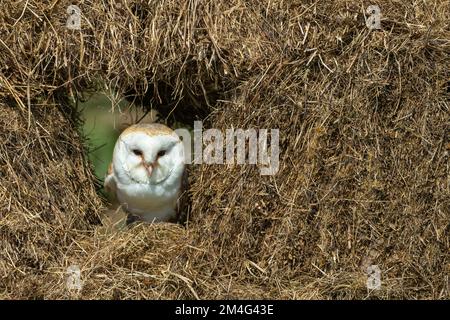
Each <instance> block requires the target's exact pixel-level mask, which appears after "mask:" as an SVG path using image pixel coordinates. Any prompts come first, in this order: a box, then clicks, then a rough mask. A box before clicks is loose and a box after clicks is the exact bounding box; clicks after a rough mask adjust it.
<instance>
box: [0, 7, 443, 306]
mask: <svg viewBox="0 0 450 320" xmlns="http://www.w3.org/2000/svg"><path fill="white" fill-rule="evenodd" d="M70 4H77V5H78V6H79V8H80V9H81V13H82V19H81V30H69V29H67V28H66V25H65V24H66V21H67V18H68V14H67V12H66V10H67V7H68V6H69V5H70ZM370 4H372V3H369V2H367V1H364V3H363V4H362V3H361V2H360V1H346V0H340V1H329V2H325V1H322V2H317V1H283V0H278V1H269V0H263V1H259V0H254V1H250V0H249V1H243V0H228V1H215V2H211V1H206V0H205V1H204V0H198V1H188V0H182V1H175V0H166V1H131V0H121V1H112V0H111V1H106V0H104V1H87V0H86V1H75V3H74V2H73V1H50V0H48V1H34V0H29V1H17V2H15V3H11V2H2V3H1V5H0V99H1V103H0V139H1V141H2V143H1V145H0V298H8V299H15V298H121V299H130V298H132V299H135V298H147V299H152V298H169V299H175V298H200V299H205V298H274V299H278V298H288V299H311V298H315V299H317V298H319V299H320V298H324V299H334V298H345V299H349V298H367V297H369V298H411V299H415V298H422V299H430V298H435V299H443V298H449V287H448V283H449V278H448V274H449V254H448V253H449V221H450V219H449V218H450V216H449V212H450V201H449V194H450V192H449V191H450V187H449V166H448V160H449V159H448V158H449V151H450V144H449V143H450V141H449V129H450V127H449V96H450V94H449V79H450V59H449V53H450V28H449V25H448V21H449V20H450V19H449V12H450V5H449V3H448V2H445V1H438V0H434V1H428V2H416V3H415V5H414V6H413V5H412V4H407V3H405V2H403V1H395V0H380V1H377V4H378V5H379V6H380V8H381V12H382V14H383V17H382V30H377V31H371V30H369V29H368V28H367V27H366V25H365V8H366V7H367V6H368V5H370ZM99 79H101V80H102V81H106V83H107V84H108V88H113V89H114V90H115V91H116V92H117V94H118V96H120V95H121V94H125V93H129V92H132V95H133V96H134V97H136V98H138V99H141V101H144V100H147V103H148V104H151V105H152V106H153V107H154V108H157V109H158V110H159V111H160V112H162V113H164V112H166V113H167V114H168V115H169V114H170V115H174V116H175V117H179V118H182V119H183V118H184V117H185V116H186V115H189V117H187V119H189V121H190V120H192V119H193V118H195V117H198V118H203V119H204V120H205V123H204V125H205V126H210V127H214V128H219V129H223V130H225V129H226V128H231V127H233V128H243V129H247V128H269V129H270V128H279V129H280V151H281V153H280V170H279V172H278V173H277V174H276V175H274V176H261V175H260V174H259V170H258V168H257V167H256V166H252V165H244V166H237V165H236V166H222V165H202V166H193V167H192V170H191V171H192V175H191V177H190V181H191V186H190V195H191V198H192V204H191V206H192V213H191V219H190V221H189V223H188V225H187V227H183V226H179V225H173V224H158V225H152V226H149V225H139V226H136V227H133V228H130V229H128V230H123V231H118V232H112V233H105V232H104V229H103V227H102V225H101V215H102V212H103V210H104V208H105V207H106V204H105V202H104V201H102V199H101V198H100V197H99V196H98V193H97V192H96V189H97V187H98V186H97V185H96V181H95V179H94V177H93V175H92V170H91V167H90V165H89V163H88V162H87V160H86V159H87V156H86V152H87V150H86V148H85V147H84V145H85V144H84V138H83V137H82V136H80V134H79V133H78V132H79V130H78V129H79V120H78V119H77V117H78V115H77V113H76V112H75V110H74V108H73V107H71V105H70V104H69V103H68V101H69V99H73V98H74V97H77V95H78V94H79V92H82V91H83V90H86V89H89V88H91V87H94V86H95V85H96V83H97V81H98V80H99ZM144 97H146V98H148V99H144ZM205 115H208V116H207V118H206V119H205ZM190 125H191V124H190ZM71 265H77V266H79V268H80V271H81V280H82V283H83V286H82V289H81V290H80V291H73V290H72V291H70V290H68V288H67V286H66V279H67V273H66V270H67V268H68V267H69V266H71ZM369 265H378V266H379V268H380V269H381V277H382V279H381V280H382V286H381V289H380V290H374V291H369V290H368V289H367V287H366V281H367V274H366V268H367V267H368V266H369Z"/></svg>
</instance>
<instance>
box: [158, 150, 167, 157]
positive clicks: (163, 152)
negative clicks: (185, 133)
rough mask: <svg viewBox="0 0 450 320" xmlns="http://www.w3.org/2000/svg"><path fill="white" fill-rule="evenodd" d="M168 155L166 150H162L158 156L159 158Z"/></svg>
mask: <svg viewBox="0 0 450 320" xmlns="http://www.w3.org/2000/svg"><path fill="white" fill-rule="evenodd" d="M165 154H166V150H161V151H159V152H158V154H157V156H158V158H159V157H163V156H164V155H165Z"/></svg>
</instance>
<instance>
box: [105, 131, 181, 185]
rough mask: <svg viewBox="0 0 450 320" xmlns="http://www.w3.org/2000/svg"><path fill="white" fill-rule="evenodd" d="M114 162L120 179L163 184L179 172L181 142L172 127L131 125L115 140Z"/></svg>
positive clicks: (128, 182)
mask: <svg viewBox="0 0 450 320" xmlns="http://www.w3.org/2000/svg"><path fill="white" fill-rule="evenodd" d="M161 128H162V127H161ZM113 165H114V171H115V174H116V176H117V178H118V180H119V181H121V182H123V183H127V184H132V183H140V184H151V185H158V184H162V183H164V182H165V181H166V180H168V179H169V178H170V177H171V176H173V175H176V176H178V175H179V174H180V172H182V170H183V167H184V150H183V144H182V142H181V140H180V138H179V137H178V135H177V134H176V133H175V132H173V131H169V130H165V129H162V130H159V131H158V130H154V129H152V130H146V129H145V128H144V129H142V128H133V127H130V128H129V129H127V130H125V131H124V132H123V133H122V134H121V135H120V137H119V139H118V141H117V143H116V146H115V148H114V155H113Z"/></svg>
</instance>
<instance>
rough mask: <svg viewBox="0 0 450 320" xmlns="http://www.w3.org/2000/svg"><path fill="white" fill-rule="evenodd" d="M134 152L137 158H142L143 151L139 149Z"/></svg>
mask: <svg viewBox="0 0 450 320" xmlns="http://www.w3.org/2000/svg"><path fill="white" fill-rule="evenodd" d="M132 151H133V153H134V154H135V155H137V156H139V157H140V156H142V151H141V150H139V149H133V150H132Z"/></svg>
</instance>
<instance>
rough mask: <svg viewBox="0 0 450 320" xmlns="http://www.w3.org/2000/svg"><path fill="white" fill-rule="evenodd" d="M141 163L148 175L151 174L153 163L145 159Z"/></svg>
mask: <svg viewBox="0 0 450 320" xmlns="http://www.w3.org/2000/svg"><path fill="white" fill-rule="evenodd" d="M142 164H143V165H144V168H145V170H147V173H148V175H149V176H151V175H152V172H153V164H152V163H150V164H148V163H145V161H144V162H143V163H142Z"/></svg>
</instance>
